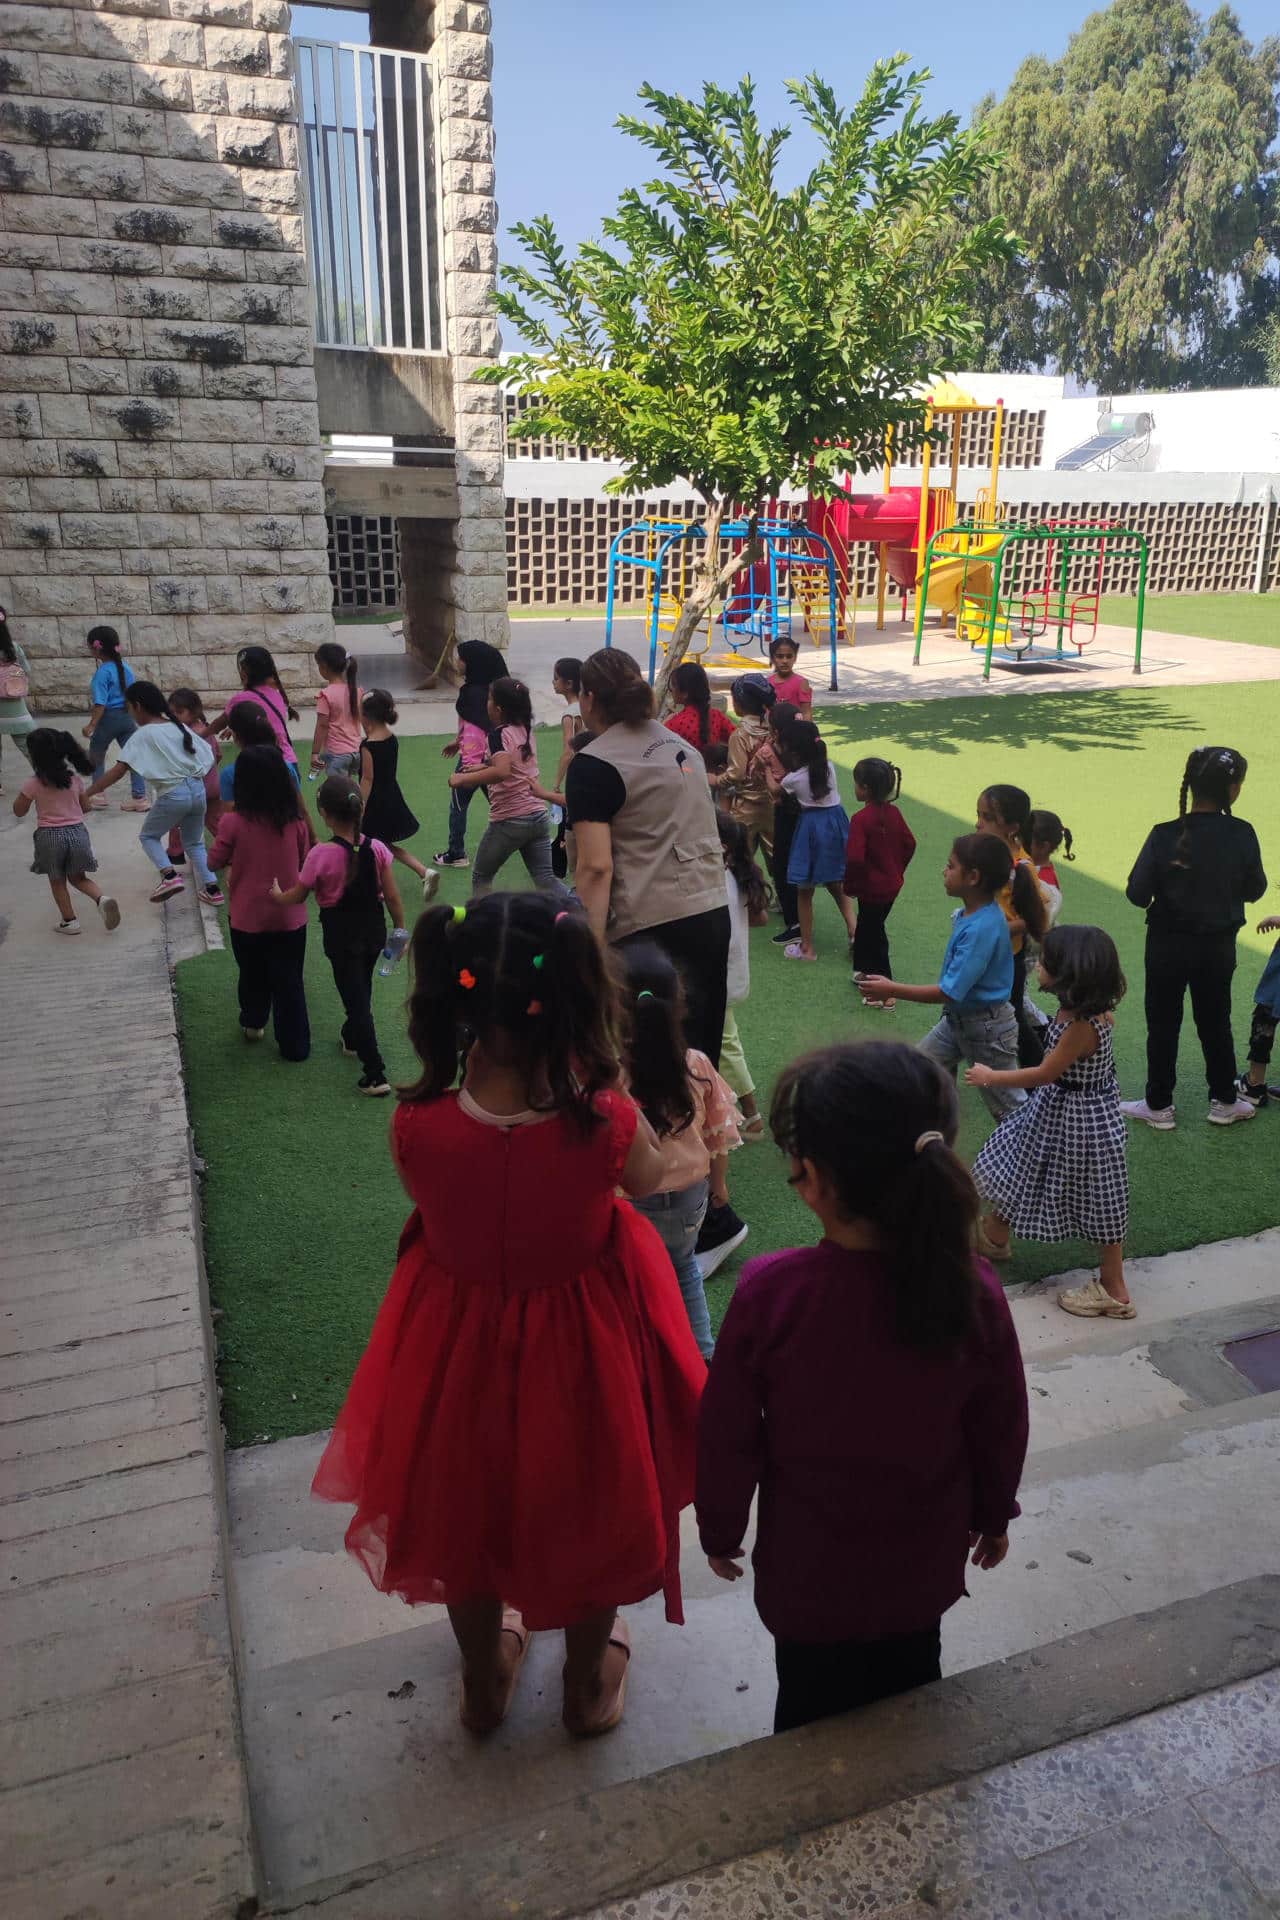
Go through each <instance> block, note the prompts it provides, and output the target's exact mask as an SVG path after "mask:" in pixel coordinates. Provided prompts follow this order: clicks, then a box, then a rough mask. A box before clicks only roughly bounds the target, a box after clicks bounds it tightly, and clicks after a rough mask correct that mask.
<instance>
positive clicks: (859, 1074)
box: [769, 1040, 982, 1353]
mask: <svg viewBox="0 0 1280 1920" xmlns="http://www.w3.org/2000/svg"><path fill="white" fill-rule="evenodd" d="M958 1122H959V1103H958V1100H957V1097H956V1090H955V1085H954V1083H953V1082H952V1081H951V1079H950V1078H949V1077H948V1076H947V1075H946V1074H944V1073H943V1072H942V1071H941V1069H940V1068H938V1067H936V1066H935V1065H934V1064H933V1062H932V1061H931V1060H929V1059H928V1058H927V1057H926V1056H925V1055H924V1054H922V1053H920V1052H919V1051H918V1049H916V1048H915V1047H910V1046H907V1045H906V1044H905V1043H904V1042H902V1041H900V1040H863V1041H859V1042H855V1043H853V1044H851V1045H843V1046H834V1047H824V1048H822V1049H821V1050H820V1051H819V1052H817V1053H810V1054H807V1055H806V1056H805V1057H804V1058H803V1059H802V1060H797V1061H795V1062H794V1064H793V1065H791V1066H789V1067H787V1068H786V1069H785V1070H784V1071H783V1073H782V1075H781V1077H780V1078H779V1080H778V1083H777V1085H776V1087H775V1089H774V1095H773V1105H772V1108H771V1110H770V1114H769V1124H770V1127H771V1128H772V1130H773V1137H774V1139H775V1140H776V1141H777V1143H778V1145H779V1146H780V1147H781V1149H782V1151H783V1152H784V1153H785V1154H788V1155H789V1156H790V1157H791V1159H792V1160H808V1161H809V1162H811V1164H812V1165H813V1166H814V1167H815V1168H816V1169H817V1171H818V1172H819V1174H820V1175H821V1176H822V1177H823V1179H824V1180H826V1181H827V1182H828V1183H829V1184H830V1186H831V1187H832V1188H833V1190H834V1192H835V1194H836V1197H837V1203H838V1206H839V1210H840V1212H841V1214H842V1215H843V1216H844V1217H845V1218H846V1219H849V1220H854V1219H862V1220H868V1221H870V1222H871V1223H872V1225H873V1226H875V1227H877V1228H879V1230H880V1232H881V1233H882V1234H883V1236H884V1240H885V1258H886V1260H887V1262H888V1265H889V1269H890V1273H891V1275H892V1279H893V1304H894V1319H895V1322H896V1327H897V1333H898V1338H899V1339H900V1340H901V1341H902V1343H903V1345H904V1346H908V1347H915V1348H918V1349H920V1350H922V1351H926V1352H928V1351H932V1352H935V1353H936V1352H940V1351H942V1350H945V1349H947V1348H951V1347H954V1346H956V1345H958V1344H960V1343H961V1342H963V1341H964V1340H966V1339H967V1338H969V1337H970V1336H971V1335H973V1334H974V1333H975V1332H976V1331H977V1329H978V1323H979V1308H980V1302H981V1299H982V1291H981V1282H980V1280H979V1278H978V1273H977V1269H976V1267H975V1264H974V1256H973V1251H972V1235H973V1228H974V1222H975V1221H976V1219H977V1215H978V1196H977V1192H976V1190H975V1188H974V1184H973V1181H972V1179H971V1178H970V1176H969V1171H968V1169H967V1168H966V1167H965V1165H964V1163H963V1162H962V1161H961V1160H960V1159H959V1158H958V1156H957V1155H956V1153H955V1139H956V1131H957V1127H958Z"/></svg>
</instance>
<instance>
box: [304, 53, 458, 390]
mask: <svg viewBox="0 0 1280 1920" xmlns="http://www.w3.org/2000/svg"><path fill="white" fill-rule="evenodd" d="M293 44H294V47H295V48H296V50H297V73H298V98H299V110H300V114H299V117H300V122H301V128H302V142H301V152H302V183H303V195H304V202H305V218H306V229H307V251H308V254H309V256H310V260H311V276H312V287H313V292H314V295H315V319H316V344H317V346H321V347H352V348H357V349H362V350H365V351H368V350H373V351H382V352H390V351H392V350H394V351H396V352H400V353H443V352H444V351H445V315H444V268H443V261H444V245H443V237H442V229H441V221H440V207H441V186H440V143H439V141H438V139H437V138H436V126H437V114H436V81H435V65H434V61H433V58H432V56H431V55H430V54H418V53H399V52H395V51H392V50H391V49H389V48H386V47H363V46H356V45H354V44H352V43H350V42H347V41H342V42H337V41H332V40H295V41H294V43H293Z"/></svg>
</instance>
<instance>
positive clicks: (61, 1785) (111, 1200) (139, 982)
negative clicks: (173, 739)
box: [0, 750, 254, 1920]
mask: <svg viewBox="0 0 1280 1920" xmlns="http://www.w3.org/2000/svg"><path fill="white" fill-rule="evenodd" d="M4 770H5V774H6V776H7V781H8V783H9V785H10V792H12V789H13V785H14V784H16V775H17V770H18V769H17V756H16V754H15V753H13V752H12V750H11V751H10V752H9V753H7V754H6V755H5V769H4ZM90 818H91V830H92V833H93V839H94V846H95V850H96V852H97V856H98V860H99V863H100V867H101V873H100V876H99V878H100V880H101V881H102V882H103V883H104V884H109V885H110V887H111V888H112V890H113V891H115V892H116V893H117V895H118V897H119V900H120V904H121V907H122V909H123V913H124V919H123V923H122V925H121V927H120V928H119V930H118V931H117V932H116V933H114V934H108V933H107V932H106V930H105V928H104V927H103V926H102V924H101V922H100V920H99V918H98V916H97V914H96V913H95V912H94V911H93V910H92V908H88V903H87V902H86V903H83V907H84V908H87V911H82V918H83V921H84V930H83V932H82V934H81V936H80V937H79V938H78V939H67V938H64V937H60V936H59V935H58V934H56V933H55V932H54V931H53V928H54V926H55V923H56V921H57V913H56V910H55V909H54V906H53V902H52V899H51V896H50V893H49V888H48V883H47V882H46V881H45V880H44V879H42V878H39V877H37V876H35V875H33V874H31V873H29V872H28V871H27V868H28V866H29V864H30V858H31V833H30V825H29V823H28V822H25V821H24V822H19V821H17V820H15V819H14V817H13V814H12V812H11V810H10V805H9V801H8V799H7V798H6V799H4V800H0V901H2V902H3V910H2V911H0V971H2V973H3V980H4V1010H5V1035H4V1046H3V1055H2V1056H0V1058H2V1061H3V1065H2V1068H0V1169H2V1170H3V1177H4V1239H3V1246H2V1247H0V1648H3V1652H2V1653H0V1911H3V1913H4V1914H5V1916H6V1920H57V1917H58V1916H62V1915H67V1916H70V1915H73V1914H74V1915H76V1916H85V1917H86V1920H87V1917H88V1916H99V1915H102V1916H105V1915H112V1916H114V1915H116V1914H123V1913H126V1912H127V1913H128V1914H129V1915H130V1916H131V1920H144V1916H145V1920H151V1916H155V1920H161V1916H163V1920H176V1917H177V1916H181V1920H202V1917H203V1916H205V1915H209V1916H213V1915H224V1914H230V1913H234V1912H236V1911H237V1910H238V1909H239V1908H240V1906H241V1903H242V1902H245V1901H247V1900H249V1899H251V1897H252V1896H253V1893H254V1870H253V1862H252V1857H251V1841H250V1824H249V1807H248V1795H247V1792H246V1788H245V1776H244V1767H243V1759H242V1754H241V1743H240V1720H239V1706H238V1701H237V1694H236V1678H235V1672H234V1668H233V1661H232V1633H231V1625H230V1617H229V1612H228V1599H227V1587H226V1568H225V1558H224V1544H223V1538H224V1537H223V1527H222V1511H221V1509H222V1500H223V1488H222V1443H221V1433H220V1430H219V1426H218V1413H217V1395H216V1390H215V1387H214V1373H213V1360H212V1348H211V1341H210V1334H209V1323H208V1302H207V1298H206V1295H205V1290H204V1286H203V1281H202V1275H201V1265H200V1251H199V1243H198V1237H197V1232H196V1205H197V1202H196V1195H195V1190H194V1181H193V1174H192V1162H191V1151H190V1140H189V1135H188V1131H187V1115H186V1103H185V1096H184V1092H183V1086H182V1077H181V1071H180V1062H179V1055H178V1046H177V1036H176V1032H175V1023H174V1008H173V999H172V994H171V990H170V975H169V965H168V957H167V952H166V941H165V937H164V933H163V920H164V917H165V916H166V915H167V916H168V918H169V920H170V923H171V926H172V929H173V933H174V935H175V937H178V938H181V939H183V940H191V941H194V940H195V939H197V938H198V936H199V923H198V922H197V921H196V918H195V913H196V909H195V905H194V900H193V899H191V898H185V899H183V900H181V901H179V902H177V903H175V904H172V905H170V906H169V907H168V908H165V909H161V908H157V907H153V906H150V905H149V904H148V902H147V898H146V895H147V892H148V891H149V889H150V886H151V885H152V879H151V878H150V875H151V869H150V868H149V867H148V866H147V864H146V862H145V860H144V858H143V855H142V853H141V851H140V849H139V848H138V845H137V826H138V822H137V818H136V816H134V815H132V814H121V813H120V812H118V811H116V810H114V809H113V810H112V811H111V812H110V813H96V814H93V815H92V816H91V817H90Z"/></svg>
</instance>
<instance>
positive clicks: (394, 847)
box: [360, 687, 452, 900]
mask: <svg viewBox="0 0 1280 1920" xmlns="http://www.w3.org/2000/svg"><path fill="white" fill-rule="evenodd" d="M360 714H361V719H362V721H363V723H364V741H363V743H362V745H361V748H360V798H361V803H362V805H363V807H364V831H365V832H366V833H368V834H371V835H372V836H373V838H374V839H375V840H381V841H382V842H383V843H384V844H385V845H386V846H388V847H390V849H391V856H392V858H393V859H394V860H399V861H400V863H401V865H402V866H406V867H408V869H409V871H410V873H416V874H417V876H418V878H419V880H421V882H422V897H423V899H424V900H434V899H435V897H436V889H437V888H438V887H439V885H440V875H439V872H438V871H437V869H436V868H435V867H424V866H423V864H422V862H421V860H419V858H418V856H417V854H416V853H410V851H409V849H408V848H407V847H406V846H405V844H404V843H405V841H406V840H411V839H412V838H413V836H414V834H415V833H416V832H417V831H418V816H417V814H415V813H413V812H412V811H411V810H410V807H409V803H408V801H407V800H406V799H405V797H404V795H403V794H402V793H401V791H400V781H399V779H398V777H397V775H398V770H399V766H400V742H399V741H398V740H397V739H396V736H395V734H394V733H393V732H392V731H391V729H392V728H393V727H394V726H395V724H396V721H397V720H398V719H399V718H400V715H399V713H398V712H397V711H396V703H395V701H394V700H393V699H392V698H391V695H390V694H389V693H387V692H385V691H384V689H383V688H382V687H374V688H373V689H372V690H371V691H370V692H369V693H366V695H365V696H364V699H363V700H362V701H361V703H360ZM450 784H451V785H452V782H450Z"/></svg>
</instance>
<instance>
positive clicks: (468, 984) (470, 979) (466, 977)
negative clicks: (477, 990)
mask: <svg viewBox="0 0 1280 1920" xmlns="http://www.w3.org/2000/svg"><path fill="white" fill-rule="evenodd" d="M475 983H476V977H475V975H474V973H472V971H471V969H470V967H464V968H463V969H462V972H461V973H460V974H459V975H458V985H459V986H460V987H465V988H466V990H467V992H468V993H470V991H471V989H472V987H474V985H475Z"/></svg>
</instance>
